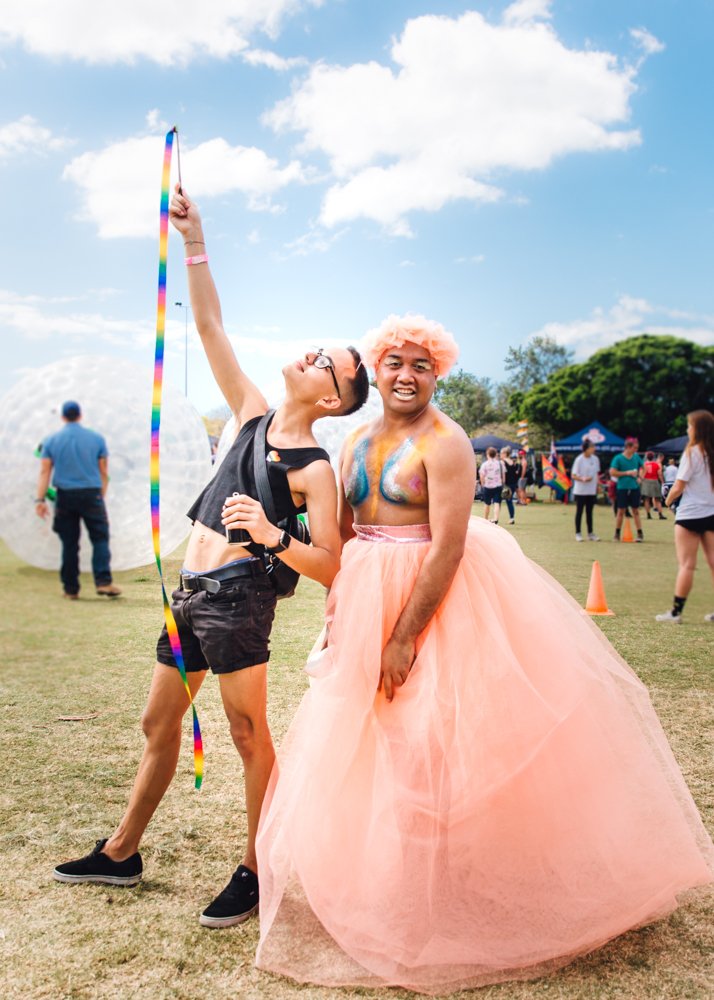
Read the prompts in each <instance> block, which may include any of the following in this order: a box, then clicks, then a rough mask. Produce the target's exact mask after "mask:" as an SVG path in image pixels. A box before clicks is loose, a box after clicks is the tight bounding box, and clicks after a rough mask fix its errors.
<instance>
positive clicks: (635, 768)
mask: <svg viewBox="0 0 714 1000" xmlns="http://www.w3.org/2000/svg"><path fill="white" fill-rule="evenodd" d="M363 353H364V356H365V360H366V362H367V363H368V364H370V365H371V366H372V367H373V368H374V369H375V370H376V382H377V388H378V390H379V392H380V394H381V397H382V400H383V403H384V413H383V415H382V416H380V417H378V418H377V419H376V420H374V421H372V423H370V424H368V425H366V426H363V427H361V428H360V429H359V430H357V431H356V432H355V433H354V434H353V435H352V436H351V437H349V438H348V440H347V442H346V445H345V448H344V450H343V454H342V458H341V480H342V495H341V500H340V507H339V509H340V524H341V529H342V537H343V540H344V541H345V543H346V544H345V546H344V549H343V551H342V563H341V569H340V572H339V574H338V575H337V577H336V579H335V582H334V584H333V586H332V589H331V591H330V595H329V598H328V604H327V615H326V617H327V628H326V632H325V633H324V635H323V637H322V638H321V640H320V641H319V642H318V643H317V644H316V648H315V650H314V652H313V655H312V656H311V657H310V660H309V661H308V672H309V673H311V675H312V676H311V684H310V688H309V690H308V692H307V693H306V694H305V696H304V698H303V701H302V703H301V704H300V707H299V708H298V711H297V714H296V716H295V719H294V721H293V723H292V725H291V727H290V729H289V731H288V734H287V736H286V738H285V741H284V743H283V745H282V747H281V749H280V751H279V757H278V764H276V768H275V771H274V773H273V776H272V778H271V783H270V786H269V791H268V794H267V796H266V799H265V803H264V806H263V813H262V816H261V821H260V829H259V834H258V870H259V875H260V884H261V901H260V943H259V946H258V952H257V957H256V963H257V965H258V967H259V968H261V969H266V970H270V971H272V972H275V973H279V974H281V975H287V976H291V977H293V978H294V979H297V980H299V981H300V982H309V983H317V984H320V985H323V986H330V987H337V986H346V985H350V986H361V987H369V988H371V987H381V986H398V987H405V988H407V989H411V990H415V991H418V992H422V993H430V994H444V993H451V991H452V990H458V989H465V988H469V987H473V986H480V985H484V984H487V983H497V982H500V981H503V980H508V979H519V980H520V979H529V978H534V977H537V976H541V975H543V974H544V973H545V972H548V971H550V970H553V969H556V968H558V967H559V966H561V965H565V964H566V963H567V962H569V961H571V960H572V959H573V958H574V957H575V956H577V955H581V954H584V953H586V952H588V951H591V950H593V949H594V948H597V947H599V946H601V945H602V944H604V943H605V942H606V941H608V940H609V939H611V938H613V937H615V936H616V935H619V934H622V933H623V932H624V931H626V930H628V929H630V928H633V927H638V926H640V925H642V924H646V923H648V922H650V921H652V920H655V919H657V918H659V917H661V916H663V915H665V914H667V913H669V912H671V911H672V910H674V909H675V908H676V907H677V905H678V902H679V900H678V897H679V896H680V895H681V894H682V893H683V892H685V891H686V890H689V889H692V888H694V887H696V886H701V885H705V884H707V883H710V882H711V881H712V876H713V871H714V846H713V845H712V842H711V840H710V838H709V836H708V834H707V832H706V830H705V829H704V827H703V825H702V822H701V820H700V818H699V814H698V812H697V808H696V805H695V803H694V801H693V799H692V797H691V795H690V793H689V790H688V789H687V786H686V784H685V781H684V778H683V777H682V774H681V772H680V770H679V768H678V766H677V763H676V761H675V759H674V757H673V755H672V752H671V750H670V748H669V746H668V743H667V739H666V737H665V734H664V732H663V731H662V728H661V726H660V724H659V721H658V719H657V716H656V715H655V712H654V709H653V707H652V704H651V702H650V699H649V696H648V693H647V690H646V689H645V687H644V686H643V684H642V683H641V682H640V681H639V679H638V678H637V676H636V675H635V674H634V672H633V671H632V670H631V669H630V668H629V667H628V666H627V664H626V663H625V662H624V661H623V660H622V659H621V657H620V656H618V654H617V653H616V651H615V650H614V649H613V647H612V646H611V645H610V643H609V642H608V640H607V639H606V638H605V636H604V635H603V634H602V632H600V630H599V629H598V628H597V626H596V625H594V624H593V622H592V621H591V620H590V618H589V616H588V615H587V614H585V612H584V611H583V610H582V609H581V608H580V607H579V606H578V604H577V603H576V602H575V600H574V599H573V598H572V597H571V596H570V595H569V594H567V593H566V592H565V590H563V588H562V587H561V586H560V585H559V584H558V583H557V582H556V581H555V580H554V579H553V578H552V577H550V576H549V575H548V574H547V573H545V572H544V571H543V570H541V569H540V568H539V567H538V566H536V565H535V564H534V563H532V562H531V561H530V560H529V559H527V558H526V556H525V555H524V554H523V553H522V551H521V549H520V547H519V546H518V543H517V542H516V540H515V539H514V538H513V537H512V536H511V535H510V534H509V533H508V532H507V531H506V530H504V529H503V528H499V527H497V526H494V525H493V524H487V523H486V522H485V521H484V520H483V519H482V518H474V517H471V504H472V498H473V494H474V462H473V452H472V448H471V444H470V442H469V439H468V438H467V436H466V434H465V433H464V431H463V430H462V429H461V428H460V427H459V426H458V425H457V424H455V423H454V422H453V421H452V420H450V419H449V418H448V417H447V416H446V415H445V414H444V413H441V412H440V411H439V410H438V409H436V407H434V406H433V405H432V404H431V398H432V395H433V393H434V388H435V386H436V380H437V378H438V377H440V376H444V375H446V374H447V373H448V371H449V369H450V367H451V366H452V364H453V363H454V361H455V359H456V356H457V347H456V343H455V342H454V340H453V338H452V337H451V335H450V334H448V333H447V332H446V331H445V330H444V329H443V327H441V326H440V325H439V324H437V323H434V322H430V321H428V320H425V319H424V318H423V317H419V316H406V317H396V316H391V317H389V319H387V320H386V321H385V323H384V324H383V325H382V326H381V327H380V328H379V329H378V330H376V331H374V332H373V333H372V334H371V335H370V336H369V337H368V340H367V344H366V347H365V349H364V350H363ZM514 623H517V627H514ZM555 635H557V636H558V642H559V645H560V647H561V648H562V649H564V650H565V651H566V653H565V655H563V656H555V657H554V656H552V655H549V654H548V651H549V650H551V649H552V644H553V636H555ZM330 995H332V994H330Z"/></svg>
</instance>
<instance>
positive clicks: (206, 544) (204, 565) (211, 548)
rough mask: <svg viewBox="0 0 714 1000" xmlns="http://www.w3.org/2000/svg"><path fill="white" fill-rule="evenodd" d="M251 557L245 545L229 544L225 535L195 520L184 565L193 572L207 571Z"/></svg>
mask: <svg viewBox="0 0 714 1000" xmlns="http://www.w3.org/2000/svg"><path fill="white" fill-rule="evenodd" d="M247 557H250V552H248V551H246V549H245V547H244V546H243V545H229V544H228V541H227V540H226V536H225V535H221V534H219V532H217V531H214V530H213V528H207V527H206V525H205V524H201V522H200V521H194V522H193V529H192V531H191V537H190V538H189V540H188V546H187V548H186V555H185V556H184V560H183V562H184V567H185V568H186V569H187V570H190V571H191V572H192V573H207V572H209V570H212V569H218V567H219V566H225V564H226V563H229V562H233V561H234V560H236V559H244V558H247Z"/></svg>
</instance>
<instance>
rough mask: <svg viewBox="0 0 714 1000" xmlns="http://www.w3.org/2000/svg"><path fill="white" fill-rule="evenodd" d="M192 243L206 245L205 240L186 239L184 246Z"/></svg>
mask: <svg viewBox="0 0 714 1000" xmlns="http://www.w3.org/2000/svg"><path fill="white" fill-rule="evenodd" d="M192 243H197V244H198V245H199V246H202V247H205V245H206V244H205V243H204V241H203V240H185V241H184V246H185V247H187V246H190V245H191V244H192Z"/></svg>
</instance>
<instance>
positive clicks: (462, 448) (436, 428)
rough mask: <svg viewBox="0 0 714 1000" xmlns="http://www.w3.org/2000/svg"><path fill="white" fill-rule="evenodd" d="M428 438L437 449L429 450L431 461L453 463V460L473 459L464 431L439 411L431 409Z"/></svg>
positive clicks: (471, 449) (469, 443)
mask: <svg viewBox="0 0 714 1000" xmlns="http://www.w3.org/2000/svg"><path fill="white" fill-rule="evenodd" d="M430 417H431V421H430V427H429V429H428V433H429V436H430V437H432V438H433V439H434V443H435V444H438V445H439V447H436V448H433V449H430V455H431V456H432V457H433V459H435V460H437V461H439V460H441V461H448V462H453V461H454V459H457V460H458V459H460V460H462V461H463V460H464V459H467V458H468V459H473V456H474V452H473V448H472V447H471V441H470V440H469V438H468V435H467V434H466V431H465V430H464V429H463V428H462V427H460V426H459V425H458V424H457V423H456V421H455V420H452V419H451V417H447V415H446V414H445V413H442V412H441V410H437V409H436V407H432V409H431V413H430Z"/></svg>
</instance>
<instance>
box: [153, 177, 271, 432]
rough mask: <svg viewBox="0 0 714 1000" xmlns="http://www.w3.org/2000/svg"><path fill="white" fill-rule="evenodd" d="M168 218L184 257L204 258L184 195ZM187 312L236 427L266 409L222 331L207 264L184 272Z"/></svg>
mask: <svg viewBox="0 0 714 1000" xmlns="http://www.w3.org/2000/svg"><path fill="white" fill-rule="evenodd" d="M169 218H170V219H171V222H172V223H173V225H174V227H175V228H176V229H177V230H178V232H179V233H180V234H181V236H182V238H183V242H184V255H185V256H186V257H201V256H204V255H206V243H205V237H204V235H203V226H202V224H201V216H200V214H199V212H198V209H197V208H196V205H195V204H194V203H193V202H192V201H191V200H190V199H189V198H188V197H187V196H186V194H185V193H182V194H179V193H178V186H177V190H176V193H175V194H174V196H173V198H172V199H171V208H170V210H169ZM186 271H187V277H188V290H189V295H190V297H191V311H192V312H193V318H194V321H195V323H196V329H197V330H198V333H199V336H200V338H201V342H202V344H203V348H204V350H205V352H206V357H207V358H208V363H209V365H210V366H211V371H212V372H213V375H214V377H215V379H216V382H217V383H218V386H219V388H220V390H221V392H222V393H223V396H224V398H225V400H226V402H227V403H228V405H229V407H230V408H231V411H232V413H233V414H234V415H235V418H236V420H237V422H238V425H239V426H240V425H241V424H243V423H245V421H246V420H250V418H251V417H256V416H259V415H260V414H263V413H265V412H266V410H267V409H268V404H267V403H266V401H265V399H264V397H263V395H262V393H261V392H260V390H259V389H258V388H257V386H255V385H254V384H253V382H251V380H250V379H249V378H248V377H247V376H246V374H245V373H244V372H243V370H242V368H241V366H240V365H239V364H238V360H237V358H236V356H235V353H234V352H233V348H232V347H231V344H230V341H229V340H228V337H227V335H226V331H225V330H224V328H223V318H222V316H221V303H220V301H219V298H218V292H217V291H216V286H215V284H214V282H213V278H212V276H211V272H210V269H209V266H208V264H207V263H202V264H192V265H188V266H187V268H186Z"/></svg>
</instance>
